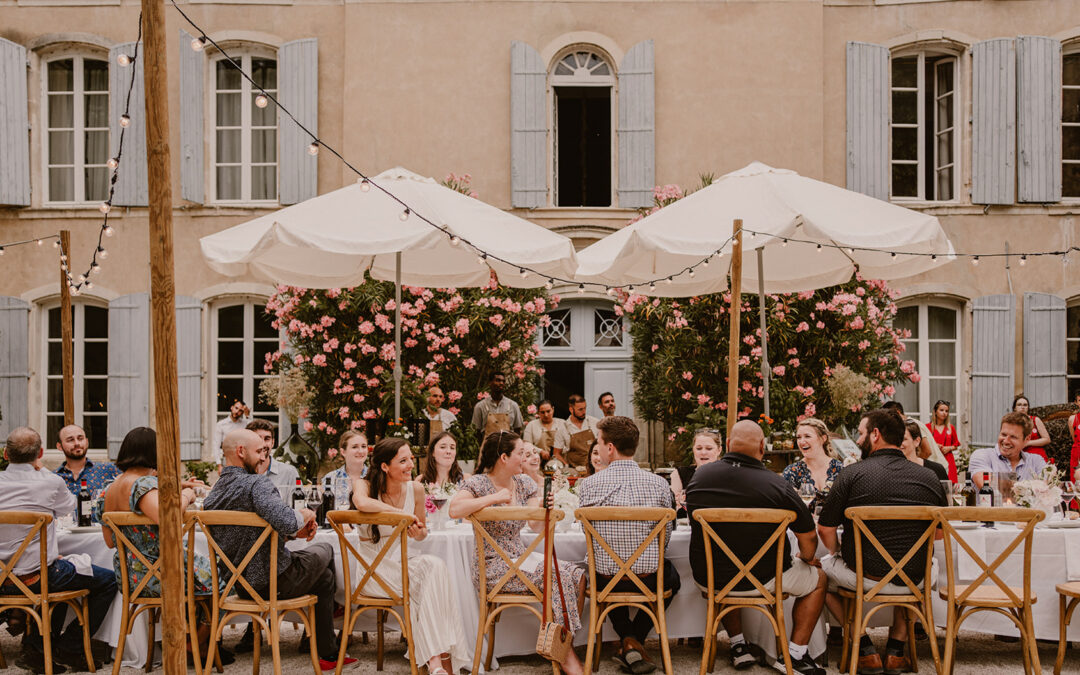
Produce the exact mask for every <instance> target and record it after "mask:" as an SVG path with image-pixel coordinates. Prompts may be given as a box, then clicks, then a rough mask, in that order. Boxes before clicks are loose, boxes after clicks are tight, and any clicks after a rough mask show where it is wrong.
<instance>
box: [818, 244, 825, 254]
mask: <svg viewBox="0 0 1080 675" xmlns="http://www.w3.org/2000/svg"><path fill="white" fill-rule="evenodd" d="M824 250H825V249H823V248H822V247H821V244H818V245H817V252H818V253H821V252H822V251H824Z"/></svg>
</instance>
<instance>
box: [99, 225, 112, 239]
mask: <svg viewBox="0 0 1080 675" xmlns="http://www.w3.org/2000/svg"><path fill="white" fill-rule="evenodd" d="M101 231H102V232H104V233H105V236H106V237H111V236H113V228H112V225H106V226H105V227H103V228H101Z"/></svg>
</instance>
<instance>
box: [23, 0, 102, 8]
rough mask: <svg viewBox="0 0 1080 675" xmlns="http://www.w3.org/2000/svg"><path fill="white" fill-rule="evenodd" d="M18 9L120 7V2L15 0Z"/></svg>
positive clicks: (98, 0)
mask: <svg viewBox="0 0 1080 675" xmlns="http://www.w3.org/2000/svg"><path fill="white" fill-rule="evenodd" d="M16 4H17V5H18V6H19V7H96V6H100V5H109V6H113V7H119V6H120V0H17V2H16Z"/></svg>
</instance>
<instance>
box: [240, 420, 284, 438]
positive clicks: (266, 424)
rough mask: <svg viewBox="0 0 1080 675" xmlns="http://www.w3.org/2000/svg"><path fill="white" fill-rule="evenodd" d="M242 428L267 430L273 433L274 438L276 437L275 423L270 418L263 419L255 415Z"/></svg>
mask: <svg viewBox="0 0 1080 675" xmlns="http://www.w3.org/2000/svg"><path fill="white" fill-rule="evenodd" d="M244 428H245V429H247V430H248V431H269V432H270V433H271V434H273V435H274V438H277V425H276V424H274V423H273V422H271V421H270V420H264V419H263V418H261V417H256V418H255V419H253V420H251V421H250V422H248V424H247V426H246V427H244Z"/></svg>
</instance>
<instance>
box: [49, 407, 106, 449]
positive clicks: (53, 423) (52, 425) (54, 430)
mask: <svg viewBox="0 0 1080 675" xmlns="http://www.w3.org/2000/svg"><path fill="white" fill-rule="evenodd" d="M63 428H64V416H63V414H60V415H49V416H48V417H46V418H45V447H47V448H55V447H56V443H57V442H58V441H59V439H60V430H61V429H63ZM90 447H94V446H93V445H91V446H90Z"/></svg>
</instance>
